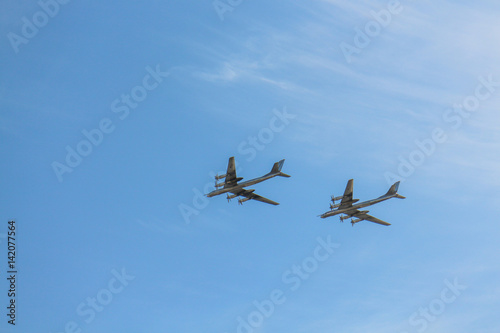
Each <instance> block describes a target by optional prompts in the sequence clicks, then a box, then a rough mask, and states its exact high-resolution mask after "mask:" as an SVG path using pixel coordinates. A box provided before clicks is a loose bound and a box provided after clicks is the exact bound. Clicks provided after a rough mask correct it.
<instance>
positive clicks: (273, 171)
mask: <svg viewBox="0 0 500 333" xmlns="http://www.w3.org/2000/svg"><path fill="white" fill-rule="evenodd" d="M284 163H285V160H281V161H279V162H276V163H274V165H273V168H272V169H271V172H270V173H269V174H272V175H274V174H276V175H277V176H281V177H290V176H289V175H287V174H286V173H283V172H281V168H283V164H284Z"/></svg>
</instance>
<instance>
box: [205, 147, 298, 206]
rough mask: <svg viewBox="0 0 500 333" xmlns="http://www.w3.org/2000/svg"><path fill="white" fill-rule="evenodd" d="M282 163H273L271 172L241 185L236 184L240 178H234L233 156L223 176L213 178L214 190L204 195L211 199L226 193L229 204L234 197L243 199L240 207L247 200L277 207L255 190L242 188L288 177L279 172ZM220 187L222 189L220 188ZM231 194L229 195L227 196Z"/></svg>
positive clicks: (240, 200) (282, 161)
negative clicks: (276, 178) (222, 180)
mask: <svg viewBox="0 0 500 333" xmlns="http://www.w3.org/2000/svg"><path fill="white" fill-rule="evenodd" d="M283 163H285V160H281V161H279V162H276V163H274V165H273V168H272V169H271V172H269V173H267V174H265V175H264V176H262V177H257V178H255V179H251V180H247V181H244V182H242V183H238V182H239V181H240V180H242V179H243V178H242V177H236V167H235V164H234V156H233V157H230V158H229V162H228V165H227V172H226V174H224V175H220V176H219V175H216V176H215V190H214V191H212V192H210V193H208V194H205V195H206V196H207V197H209V198H211V197H214V196H216V195H220V194H223V193H227V202H229V201H230V200H231V199H234V198H236V197H239V196H241V197H244V198H239V199H238V203H239V204H240V205H242V204H243V203H244V202H245V201H248V200H257V201H260V202H265V203H268V204H271V205H279V203H277V202H275V201H272V200H269V199H267V198H264V197H261V196H260V195H257V194H255V193H254V191H255V190H247V189H244V187H247V186H251V185H255V184H258V183H260V182H263V181H265V180H268V179H271V178H273V177H276V176H281V177H290V176H289V175H287V174H286V173H283V172H281V168H282V167H283ZM220 179H224V182H223V183H219V184H218V183H217V181H218V180H220ZM220 187H222V188H220ZM229 193H231V195H230V194H229Z"/></svg>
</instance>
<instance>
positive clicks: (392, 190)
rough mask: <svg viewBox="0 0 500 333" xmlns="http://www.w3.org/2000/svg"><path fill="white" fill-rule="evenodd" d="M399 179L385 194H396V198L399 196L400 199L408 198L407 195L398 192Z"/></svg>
mask: <svg viewBox="0 0 500 333" xmlns="http://www.w3.org/2000/svg"><path fill="white" fill-rule="evenodd" d="M399 183H400V182H399V181H397V182H395V183H394V184H393V185H392V186H391V188H390V189H389V191H387V193H386V194H385V196H390V195H394V197H395V198H398V199H406V197H404V196H402V195H400V194H398V189H399Z"/></svg>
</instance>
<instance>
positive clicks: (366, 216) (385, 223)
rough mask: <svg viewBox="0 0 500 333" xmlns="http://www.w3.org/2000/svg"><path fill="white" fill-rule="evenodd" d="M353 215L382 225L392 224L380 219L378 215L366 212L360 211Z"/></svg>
mask: <svg viewBox="0 0 500 333" xmlns="http://www.w3.org/2000/svg"><path fill="white" fill-rule="evenodd" d="M353 216H355V217H357V218H358V219H362V220H366V221H370V222H373V223H378V224H382V225H391V224H390V223H387V222H385V221H382V220H380V219H378V218H376V217H373V216H371V215H368V214H366V213H361V212H360V214H353ZM355 222H356V221H355Z"/></svg>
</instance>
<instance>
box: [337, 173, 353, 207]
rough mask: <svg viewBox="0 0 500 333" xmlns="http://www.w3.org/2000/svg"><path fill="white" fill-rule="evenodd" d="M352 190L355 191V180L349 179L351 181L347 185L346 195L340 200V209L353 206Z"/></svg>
mask: <svg viewBox="0 0 500 333" xmlns="http://www.w3.org/2000/svg"><path fill="white" fill-rule="evenodd" d="M352 192H353V180H352V179H349V181H348V182H347V186H346V187H345V191H344V196H343V197H342V200H341V201H340V206H339V208H338V209H344V208H348V207H351V206H352V204H353V200H352ZM354 202H355V201H354Z"/></svg>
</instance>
